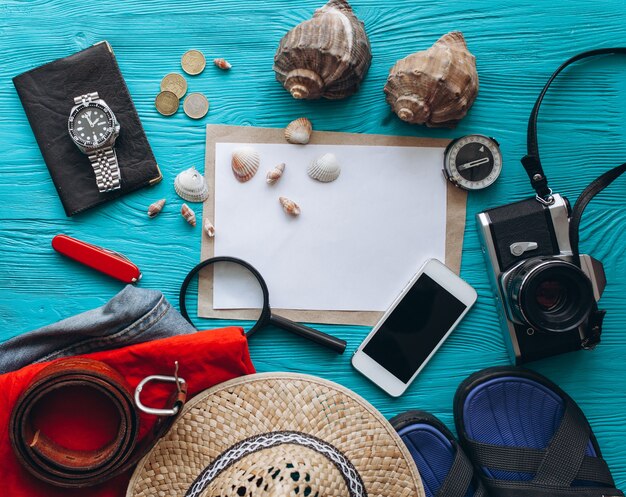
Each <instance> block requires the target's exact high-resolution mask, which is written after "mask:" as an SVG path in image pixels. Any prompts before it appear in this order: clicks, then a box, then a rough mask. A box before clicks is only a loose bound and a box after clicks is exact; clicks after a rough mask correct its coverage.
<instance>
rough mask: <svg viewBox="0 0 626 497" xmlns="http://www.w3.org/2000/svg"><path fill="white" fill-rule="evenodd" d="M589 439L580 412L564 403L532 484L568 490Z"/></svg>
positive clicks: (588, 431)
mask: <svg viewBox="0 0 626 497" xmlns="http://www.w3.org/2000/svg"><path fill="white" fill-rule="evenodd" d="M590 436H591V428H590V427H589V423H587V420H586V419H585V416H584V415H583V413H582V412H581V410H580V409H578V408H577V407H576V406H575V405H574V404H573V403H572V402H566V404H565V412H564V413H563V418H562V419H561V423H560V424H559V428H558V429H557V431H556V433H555V434H554V436H553V437H552V440H550V443H549V444H548V447H547V449H546V455H545V457H544V458H543V461H542V462H541V464H540V465H539V468H538V469H537V474H536V475H535V478H534V479H533V481H534V482H535V483H538V484H543V485H548V486H555V487H557V486H565V487H569V486H570V485H571V484H572V482H573V481H574V480H575V479H576V475H577V474H578V472H579V471H580V468H581V466H582V464H583V461H584V459H585V451H586V450H587V447H588V446H589V438H590Z"/></svg>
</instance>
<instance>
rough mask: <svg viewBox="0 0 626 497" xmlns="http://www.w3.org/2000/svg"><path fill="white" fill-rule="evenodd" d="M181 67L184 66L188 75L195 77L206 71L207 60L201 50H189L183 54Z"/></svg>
mask: <svg viewBox="0 0 626 497" xmlns="http://www.w3.org/2000/svg"><path fill="white" fill-rule="evenodd" d="M180 65H181V66H183V71H185V72H186V73H187V74H191V75H192V76H195V75H196V74H200V73H201V72H202V71H204V66H206V59H205V58H204V54H203V53H202V52H201V51H200V50H189V51H187V52H185V53H184V54H183V57H182V59H181V60H180Z"/></svg>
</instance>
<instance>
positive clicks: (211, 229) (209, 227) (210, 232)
mask: <svg viewBox="0 0 626 497" xmlns="http://www.w3.org/2000/svg"><path fill="white" fill-rule="evenodd" d="M204 232H205V233H206V234H207V236H208V237H209V238H213V237H214V236H215V226H213V223H212V222H211V221H209V220H208V219H207V220H206V221H205V222H204Z"/></svg>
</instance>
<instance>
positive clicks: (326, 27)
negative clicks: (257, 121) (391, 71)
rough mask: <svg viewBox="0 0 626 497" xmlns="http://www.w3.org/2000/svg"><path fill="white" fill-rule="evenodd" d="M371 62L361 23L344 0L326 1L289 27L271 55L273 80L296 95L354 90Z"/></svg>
mask: <svg viewBox="0 0 626 497" xmlns="http://www.w3.org/2000/svg"><path fill="white" fill-rule="evenodd" d="M371 62H372V52H371V48H370V42H369V40H368V38H367V34H366V33H365V28H364V26H363V22H362V21H360V20H359V19H357V17H356V16H355V15H354V13H353V12H352V8H351V7H350V5H349V4H348V2H346V1H345V0H330V1H329V2H328V3H327V4H326V5H324V6H323V7H322V8H320V9H317V10H316V11H315V13H314V14H313V17H312V18H311V19H309V20H308V21H304V22H301V23H300V24H298V25H297V26H296V27H294V28H293V29H292V30H291V31H289V32H288V33H287V34H286V35H285V36H283V38H282V40H280V44H279V46H278V50H277V51H276V55H275V56H274V71H275V72H276V79H277V80H278V81H279V82H280V83H281V84H282V85H283V86H284V87H285V88H286V89H287V90H288V91H289V93H291V96H292V97H293V98H297V99H302V98H306V99H315V98H320V97H324V98H329V99H339V98H344V97H347V96H349V95H352V94H353V93H355V92H356V91H357V90H358V89H359V86H360V85H361V81H362V80H363V78H364V77H365V74H366V73H367V70H368V69H369V67H370V63H371Z"/></svg>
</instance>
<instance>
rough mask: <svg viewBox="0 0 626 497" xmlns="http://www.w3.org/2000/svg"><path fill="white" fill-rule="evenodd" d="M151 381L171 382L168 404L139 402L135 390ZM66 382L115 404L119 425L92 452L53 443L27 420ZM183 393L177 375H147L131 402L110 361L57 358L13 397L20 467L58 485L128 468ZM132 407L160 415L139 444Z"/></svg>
mask: <svg viewBox="0 0 626 497" xmlns="http://www.w3.org/2000/svg"><path fill="white" fill-rule="evenodd" d="M152 380H160V381H173V382H175V383H176V385H177V388H176V389H175V391H174V393H173V395H172V398H171V399H170V400H171V404H170V405H171V406H172V407H171V408H170V409H149V408H146V407H144V406H143V405H142V404H141V401H140V400H139V395H140V392H141V389H142V387H143V386H144V385H145V384H146V383H147V382H149V381H152ZM66 387H71V388H74V387H82V388H90V389H94V390H95V391H97V392H99V393H100V394H102V395H104V397H105V398H107V399H108V400H110V402H111V404H112V405H113V406H115V410H116V412H117V413H118V414H119V428H118V432H117V434H116V436H115V437H114V438H113V440H111V441H110V442H109V443H108V444H107V445H106V446H104V447H102V448H100V449H98V450H94V451H77V450H72V449H68V448H66V447H62V446H60V445H58V444H57V443H55V442H54V441H53V440H51V439H50V438H48V437H47V436H46V435H45V434H43V433H41V432H40V431H39V430H38V429H37V428H36V427H35V426H34V425H33V423H32V414H33V412H34V409H35V407H36V406H37V404H38V403H39V402H40V401H41V400H42V399H43V398H44V397H46V396H48V395H50V394H55V395H56V394H58V393H60V392H61V391H62V389H63V388H66ZM186 394H187V385H186V383H185V380H183V379H182V378H178V376H177V375H176V376H175V377H168V376H150V377H148V378H146V379H144V380H143V381H142V382H141V383H140V384H139V386H138V387H137V389H136V391H135V401H136V402H137V407H135V403H134V402H133V395H132V393H131V391H130V389H129V387H128V385H127V384H126V381H125V379H124V377H123V376H122V375H121V374H120V373H118V372H117V371H115V370H114V369H113V368H111V367H110V366H107V365H106V364H104V363H102V362H99V361H94V360H91V359H82V358H70V359H64V360H60V361H57V362H54V363H52V364H50V365H49V366H47V367H45V368H44V369H42V370H41V371H40V372H39V373H38V374H37V375H36V376H35V377H34V378H33V381H32V382H31V384H30V385H29V386H28V388H27V389H26V391H24V393H22V395H21V396H20V398H19V399H18V401H17V403H16V405H15V407H14V408H13V412H12V413H11V421H10V425H9V430H10V431H9V433H10V438H11V445H12V446H13V450H14V451H15V454H16V455H17V457H18V459H19V460H20V462H21V463H22V464H23V465H24V467H25V468H26V469H27V470H28V471H30V472H31V473H32V474H33V475H34V476H36V477H37V478H39V479H40V480H43V481H45V482H47V483H50V484H52V485H56V486H60V487H88V486H92V485H97V484H99V483H102V482H104V481H106V480H108V479H110V478H113V477H114V476H117V475H119V474H121V473H123V472H124V471H126V470H128V469H129V468H131V467H132V466H133V465H134V464H136V463H137V462H138V461H139V459H141V458H142V457H143V456H144V455H145V454H146V453H147V452H148V451H149V450H150V449H151V448H152V447H153V446H154V444H155V443H156V442H157V440H158V439H159V438H160V437H161V436H162V435H164V434H165V432H166V431H167V430H168V428H169V427H170V426H171V424H172V422H173V421H174V419H175V417H176V414H177V413H178V412H180V408H181V407H182V405H183V404H184V402H185V398H186ZM138 409H140V410H142V411H144V412H147V413H151V414H157V415H160V416H162V417H159V419H158V420H157V422H156V423H155V426H154V428H153V429H152V430H151V431H150V433H148V434H147V435H146V436H145V437H143V439H142V440H141V442H139V443H137V434H138V433H139V413H138Z"/></svg>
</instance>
